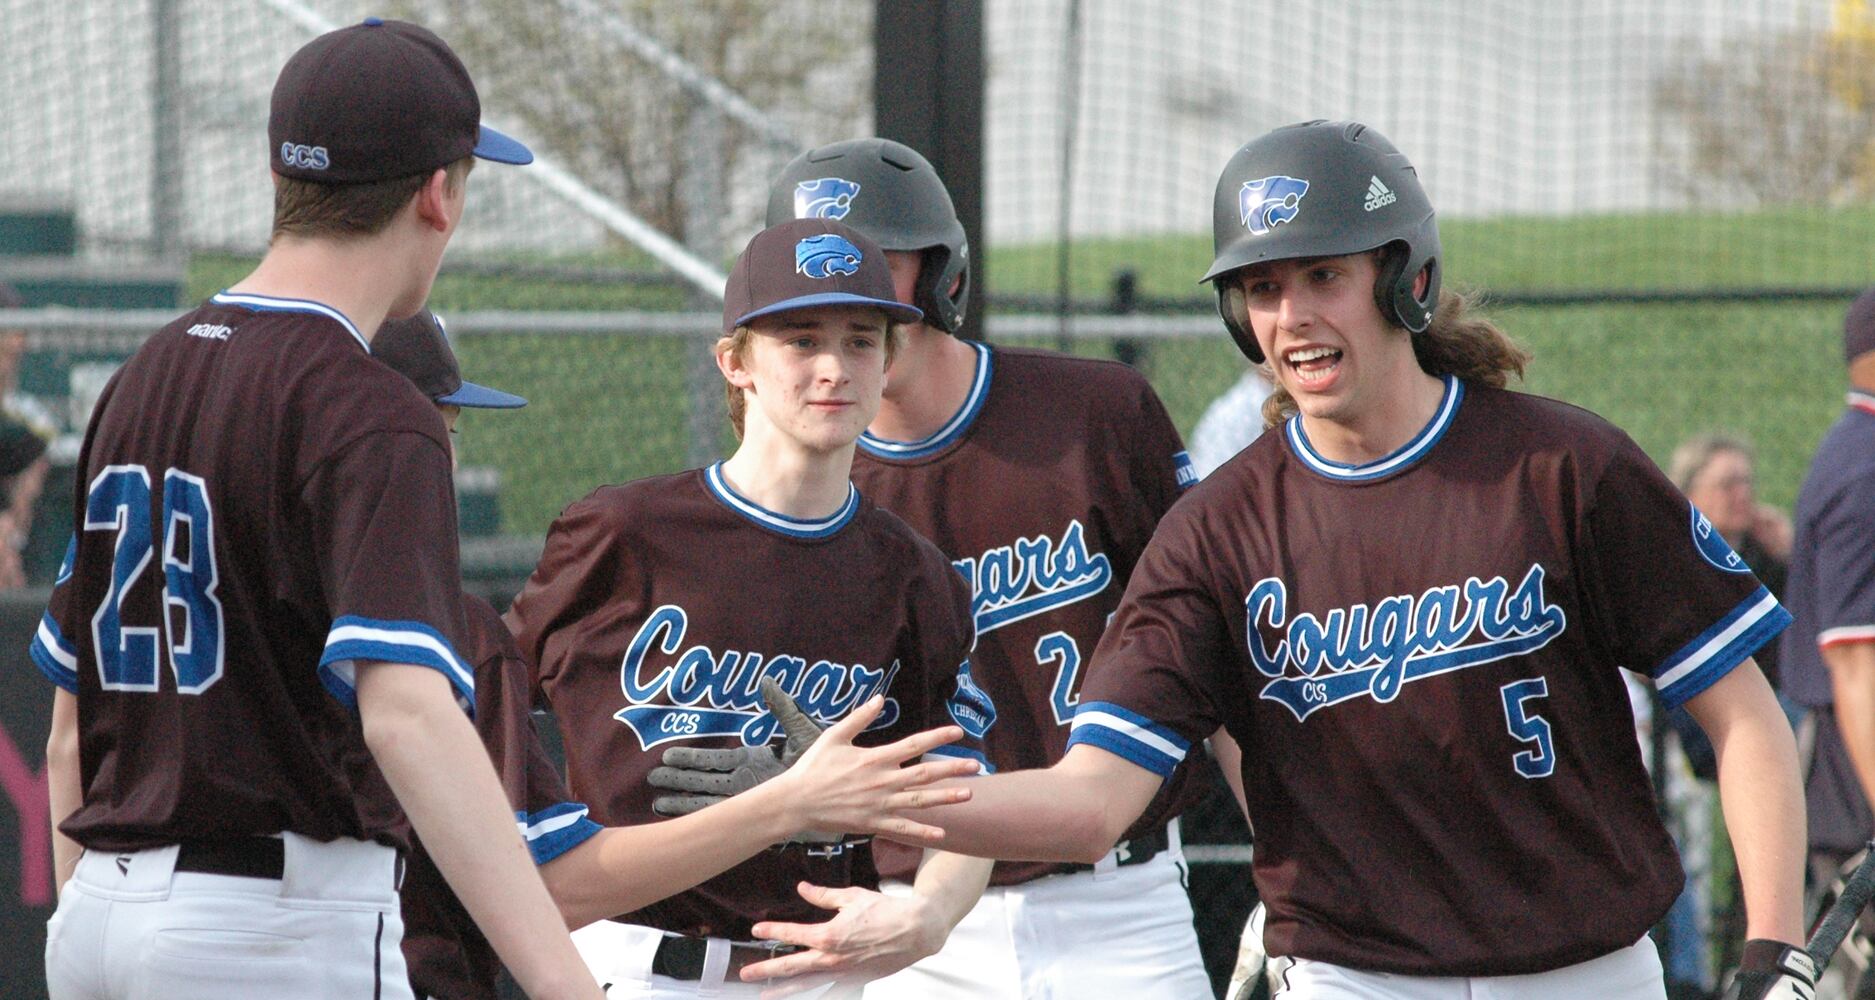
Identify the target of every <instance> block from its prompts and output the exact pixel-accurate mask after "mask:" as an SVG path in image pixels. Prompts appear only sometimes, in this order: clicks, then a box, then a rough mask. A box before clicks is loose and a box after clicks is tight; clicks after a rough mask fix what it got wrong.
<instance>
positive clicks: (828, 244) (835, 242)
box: [794, 233, 864, 278]
mask: <svg viewBox="0 0 1875 1000" xmlns="http://www.w3.org/2000/svg"><path fill="white" fill-rule="evenodd" d="M863 259H864V258H863V257H862V256H861V254H860V252H859V248H858V247H856V246H854V245H853V244H851V243H848V242H847V241H846V240H843V239H841V238H840V237H838V236H835V235H834V234H832V233H822V234H820V235H819V236H809V237H808V238H806V239H804V240H802V241H801V242H799V243H796V244H795V245H794V269H795V270H796V271H798V272H800V273H801V274H805V275H807V276H808V277H810V278H831V277H833V276H834V275H836V274H858V273H859V262H860V261H861V260H863Z"/></svg>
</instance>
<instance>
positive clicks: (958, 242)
mask: <svg viewBox="0 0 1875 1000" xmlns="http://www.w3.org/2000/svg"><path fill="white" fill-rule="evenodd" d="M807 218H824V219H838V220H840V221H841V222H844V223H846V224H847V225H849V226H852V227H853V228H854V229H857V230H859V231H860V232H862V233H865V234H866V235H867V236H868V237H870V238H871V239H872V240H873V242H875V243H877V244H879V246H880V247H882V248H884V249H886V250H918V251H923V252H924V266H923V268H922V269H921V270H920V271H919V274H918V285H917V287H916V289H914V291H913V293H912V303H911V304H912V305H915V306H917V307H918V308H920V309H923V310H924V314H925V321H926V322H928V323H930V324H931V325H932V326H935V327H938V328H939V329H941V330H944V331H945V332H947V333H956V332H957V329H958V327H961V326H963V322H964V305H965V303H966V301H967V300H968V299H969V297H970V243H969V241H968V240H967V239H966V238H965V236H964V225H963V223H962V222H959V221H958V220H957V209H956V206H954V205H952V204H951V196H950V192H949V191H946V190H945V189H944V182H943V181H942V180H940V179H939V178H938V175H937V170H936V169H935V168H933V167H932V166H931V163H930V161H928V160H926V159H925V158H924V157H923V156H920V155H918V151H917V150H915V149H913V148H911V147H910V146H907V145H905V144H904V143H899V142H893V141H892V140H890V139H848V140H846V141H845V142H836V143H832V144H830V145H826V146H822V147H820V148H819V149H810V150H808V151H807V152H805V153H802V154H801V155H800V156H797V157H795V158H794V160H793V162H791V163H789V164H788V165H787V166H786V167H783V168H782V170H781V174H780V176H778V177H776V178H775V183H774V186H773V187H771V188H770V189H769V191H768V222H767V224H768V225H771V226H773V225H776V224H778V223H782V222H786V221H788V220H789V219H807ZM952 282H957V291H956V294H952V293H951V290H950V289H951V283H952Z"/></svg>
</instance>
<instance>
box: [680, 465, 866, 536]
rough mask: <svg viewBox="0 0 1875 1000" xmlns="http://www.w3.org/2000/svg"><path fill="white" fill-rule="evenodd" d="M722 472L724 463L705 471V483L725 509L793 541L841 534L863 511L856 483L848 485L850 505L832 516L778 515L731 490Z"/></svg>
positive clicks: (841, 507)
mask: <svg viewBox="0 0 1875 1000" xmlns="http://www.w3.org/2000/svg"><path fill="white" fill-rule="evenodd" d="M722 470H723V463H721V462H718V463H716V464H715V465H712V466H710V467H709V468H708V469H705V470H704V476H703V480H704V483H705V484H706V485H707V486H708V487H709V490H710V495H711V496H714V497H715V498H716V499H717V500H720V501H722V504H723V506H725V507H728V508H729V509H730V510H733V511H735V512H736V513H738V514H741V515H742V516H743V517H745V518H747V519H749V520H750V521H753V522H755V523H756V524H758V525H760V526H761V527H764V528H767V529H768V530H770V531H773V532H776V533H779V534H783V535H787V536H788V537H790V538H828V537H831V536H833V535H836V534H839V532H840V529H841V528H844V527H846V525H847V522H849V521H851V520H853V515H854V514H857V513H858V512H859V489H858V488H857V487H855V486H854V485H853V484H852V483H847V484H846V502H845V503H843V504H841V505H840V509H839V510H836V511H834V512H833V514H832V515H830V516H828V517H822V518H814V519H806V518H799V517H789V516H788V515H786V514H778V513H776V512H774V511H772V510H769V509H768V508H766V507H764V506H762V505H761V504H758V503H756V502H755V501H753V500H750V499H749V498H747V497H745V496H743V495H742V494H740V493H737V492H736V491H735V490H733V489H730V487H729V481H728V480H726V479H724V478H723V471H722Z"/></svg>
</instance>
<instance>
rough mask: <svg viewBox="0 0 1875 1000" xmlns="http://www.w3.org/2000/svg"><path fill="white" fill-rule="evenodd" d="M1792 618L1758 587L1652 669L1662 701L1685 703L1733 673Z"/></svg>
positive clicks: (1673, 705) (1672, 704)
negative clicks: (1735, 668) (1733, 670)
mask: <svg viewBox="0 0 1875 1000" xmlns="http://www.w3.org/2000/svg"><path fill="white" fill-rule="evenodd" d="M1790 622H1791V616H1790V612H1788V611H1786V610H1784V608H1783V606H1782V605H1780V604H1778V603H1777V598H1775V597H1773V596H1771V592H1770V591H1769V590H1767V589H1765V588H1764V587H1759V588H1758V589H1757V590H1755V591H1753V592H1752V594H1751V596H1749V597H1747V598H1745V599H1744V600H1742V601H1740V602H1738V604H1737V605H1736V606H1735V607H1733V608H1732V610H1731V611H1729V612H1727V613H1726V614H1725V615H1724V617H1722V618H1720V619H1719V620H1718V621H1717V622H1714V623H1713V624H1712V626H1711V627H1710V628H1707V629H1706V630H1705V631H1704V632H1701V633H1699V635H1697V636H1695V637H1694V638H1693V640H1692V641H1691V642H1689V643H1687V644H1686V645H1684V646H1681V647H1680V648H1679V649H1678V650H1676V651H1675V652H1674V653H1673V655H1672V656H1669V657H1667V658H1666V660H1665V661H1664V662H1662V663H1661V664H1660V666H1658V667H1656V668H1655V669H1654V671H1653V677H1654V684H1655V685H1656V687H1658V689H1659V691H1660V700H1661V701H1662V702H1664V703H1665V704H1666V706H1667V708H1669V709H1674V708H1678V707H1680V706H1681V705H1684V704H1686V702H1687V701H1689V700H1690V699H1692V698H1693V697H1694V696H1695V695H1697V694H1699V693H1700V692H1701V691H1704V690H1705V689H1707V688H1709V687H1711V686H1712V685H1713V684H1714V683H1715V682H1717V681H1718V679H1719V678H1721V677H1724V676H1725V675H1726V674H1729V673H1731V672H1732V669H1733V668H1734V667H1737V666H1738V665H1739V664H1740V663H1743V662H1744V661H1745V659H1746V658H1747V657H1749V656H1750V655H1751V654H1753V653H1755V652H1757V651H1758V649H1759V647H1761V646H1763V645H1764V644H1765V643H1766V642H1768V641H1770V639H1771V638H1772V637H1773V636H1775V635H1777V634H1778V633H1779V632H1782V631H1783V630H1784V628H1785V627H1786V626H1788V625H1789V624H1790Z"/></svg>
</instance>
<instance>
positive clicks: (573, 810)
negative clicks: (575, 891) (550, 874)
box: [514, 802, 605, 865]
mask: <svg viewBox="0 0 1875 1000" xmlns="http://www.w3.org/2000/svg"><path fill="white" fill-rule="evenodd" d="M514 825H515V826H516V827H519V828H520V831H521V839H522V840H524V841H527V852H528V854H530V855H532V856H533V858H534V864H536V865H544V864H546V863H547V862H549V861H552V860H553V859H554V858H557V857H559V856H560V855H562V854H565V853H566V852H568V851H570V850H572V849H573V848H575V847H578V846H579V845H581V844H583V843H585V842H586V841H587V840H589V839H591V838H592V836H593V835H594V834H596V833H598V832H599V831H600V830H603V829H605V828H604V827H602V826H600V825H599V824H597V823H594V822H593V821H592V820H591V818H589V817H588V816H587V810H586V807H585V806H584V805H581V804H580V803H578V802H562V803H559V804H558V805H552V806H548V807H547V808H545V809H542V810H540V811H539V812H534V813H526V812H518V811H517V812H516V813H515V814H514Z"/></svg>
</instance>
